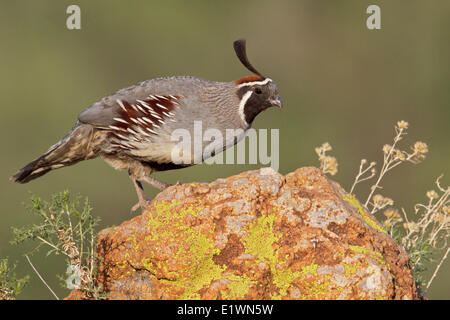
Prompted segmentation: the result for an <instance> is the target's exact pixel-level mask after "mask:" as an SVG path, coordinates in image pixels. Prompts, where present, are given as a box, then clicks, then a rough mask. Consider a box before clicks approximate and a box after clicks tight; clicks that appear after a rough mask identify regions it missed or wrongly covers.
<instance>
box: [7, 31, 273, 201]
mask: <svg viewBox="0 0 450 320" xmlns="http://www.w3.org/2000/svg"><path fill="white" fill-rule="evenodd" d="M234 50H235V52H236V55H237V57H238V58H239V60H240V61H241V62H242V64H243V65H244V66H245V67H246V68H247V69H248V70H250V71H251V72H253V73H254V74H255V75H252V76H247V77H244V78H241V79H238V80H235V81H232V82H215V81H208V80H203V79H199V78H195V77H188V76H177V77H166V78H158V79H152V80H146V81H143V82H141V83H138V84H136V85H134V86H131V87H129V88H125V89H121V90H119V91H117V92H116V93H114V94H112V95H110V96H107V97H105V98H103V99H101V100H100V101H98V102H96V103H94V104H93V105H91V106H90V107H89V108H87V109H85V110H84V111H83V112H81V113H80V114H79V116H78V121H77V123H76V124H75V126H74V127H73V128H72V130H70V131H69V133H68V134H67V135H66V136H65V137H64V138H62V139H61V140H60V141H59V142H58V143H56V144H55V145H53V146H52V147H50V149H49V150H48V151H47V152H46V153H45V154H44V155H42V156H40V157H39V158H37V159H36V160H34V161H32V162H30V163H29V164H27V165H26V166H25V167H23V168H22V169H20V170H19V171H18V172H17V173H16V174H15V175H14V176H13V177H12V178H11V179H12V180H13V181H15V182H19V183H26V182H28V181H30V180H33V179H35V178H37V177H40V176H42V175H44V174H46V173H47V172H49V171H50V170H53V169H57V168H61V167H65V166H70V165H73V164H75V163H77V162H79V161H82V160H88V159H93V158H96V157H101V158H103V159H104V160H105V161H106V162H108V163H109V164H110V165H111V166H112V167H113V168H115V169H119V170H128V173H129V176H130V178H131V180H132V181H133V184H134V186H135V188H136V192H137V195H138V198H139V202H138V204H136V205H135V206H134V207H133V210H135V209H136V208H138V207H139V206H140V207H141V208H144V207H145V206H146V205H147V202H148V200H147V197H146V195H145V193H144V191H143V188H142V185H141V182H146V183H148V184H150V185H152V186H154V187H156V188H158V189H164V188H166V187H167V186H169V185H168V184H166V183H164V182H161V181H158V180H156V179H154V178H152V177H150V176H149V175H150V174H151V173H152V172H156V171H164V170H170V169H178V168H183V167H187V166H190V165H193V164H195V163H198V162H201V161H203V160H205V156H204V154H202V155H201V156H200V158H198V157H197V158H196V157H195V153H194V154H193V155H192V156H190V159H191V161H186V159H185V158H186V157H184V158H183V159H184V161H181V162H180V161H174V160H173V154H174V151H177V152H178V151H179V150H174V148H179V146H178V145H179V144H178V141H176V140H174V139H173V136H172V134H173V133H174V132H175V131H176V130H177V129H180V130H185V131H187V132H189V133H191V136H194V132H193V131H194V127H195V123H196V122H197V123H201V127H202V130H203V131H205V130H207V129H216V130H218V131H220V132H221V133H222V134H223V137H225V136H226V131H227V130H229V129H232V130H240V131H241V132H244V133H245V131H246V130H248V129H249V128H250V126H251V124H252V122H253V120H254V118H255V117H256V116H257V115H258V114H259V113H260V112H261V111H263V110H265V109H267V108H269V107H272V106H277V107H281V99H280V97H279V94H278V89H277V86H276V84H275V83H274V82H273V81H272V80H271V79H270V78H267V77H265V76H263V75H262V74H261V73H259V72H258V71H257V70H256V69H255V68H254V67H253V66H252V65H251V64H250V62H249V61H248V58H247V54H246V49H245V40H244V39H240V40H237V41H235V42H234ZM203 131H202V132H203ZM243 137H244V134H241V135H238V136H236V137H235V138H233V139H232V140H231V141H230V139H224V141H223V142H222V145H221V146H219V147H220V148H219V149H220V150H219V151H218V152H221V151H223V150H225V149H227V148H229V147H232V146H233V145H234V144H236V143H237V142H238V141H239V140H240V139H242V138H243ZM207 143H208V141H202V146H203V147H204V146H205V145H206V144H207ZM216 147H217V146H216ZM215 150H218V149H217V148H216V149H215ZM182 151H183V150H182ZM184 151H186V150H184ZM188 151H190V150H188ZM177 152H175V153H177ZM186 154H188V155H189V152H186ZM211 155H214V152H211ZM207 157H208V156H207ZM207 157H206V158H207Z"/></svg>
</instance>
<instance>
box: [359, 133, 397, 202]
mask: <svg viewBox="0 0 450 320" xmlns="http://www.w3.org/2000/svg"><path fill="white" fill-rule="evenodd" d="M403 130H404V129H403V128H398V132H397V135H396V136H395V138H394V143H393V144H392V147H391V149H390V150H389V152H388V154H387V155H386V154H385V155H384V161H383V166H382V167H381V170H380V174H379V175H378V179H377V181H376V182H375V184H374V185H373V186H372V187H371V188H370V189H371V190H370V194H369V196H368V197H367V200H366V202H365V203H364V205H365V206H366V207H367V205H368V204H369V201H370V199H372V196H373V194H374V192H375V190H376V189H379V188H380V182H381V179H383V177H384V175H385V174H386V173H387V172H388V171H389V170H391V169H392V168H394V167H395V166H397V165H398V164H399V163H400V162H398V163H397V164H395V165H393V166H391V167H389V165H390V164H391V163H392V162H393V160H392V154H393V152H394V150H395V146H396V145H397V143H398V142H399V141H400V140H401V139H402V135H403Z"/></svg>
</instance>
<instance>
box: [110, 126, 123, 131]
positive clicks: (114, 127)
mask: <svg viewBox="0 0 450 320" xmlns="http://www.w3.org/2000/svg"><path fill="white" fill-rule="evenodd" d="M109 127H110V128H111V129H113V130H119V131H121V130H122V129H121V128H119V127H116V126H109Z"/></svg>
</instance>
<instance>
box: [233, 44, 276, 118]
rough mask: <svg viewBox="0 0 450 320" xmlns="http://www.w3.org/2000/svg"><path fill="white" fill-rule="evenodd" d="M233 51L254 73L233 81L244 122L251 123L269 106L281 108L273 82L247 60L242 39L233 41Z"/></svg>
mask: <svg viewBox="0 0 450 320" xmlns="http://www.w3.org/2000/svg"><path fill="white" fill-rule="evenodd" d="M234 51H235V52H236V55H237V57H238V58H239V60H240V61H241V62H242V64H243V65H244V66H245V67H246V68H247V69H248V70H250V71H251V72H253V73H254V74H255V75H251V76H247V77H244V78H241V79H238V80H235V81H234V84H235V85H236V86H237V93H236V94H237V96H238V98H239V101H240V103H239V113H240V115H241V118H242V119H243V120H244V121H245V122H247V123H248V124H251V123H252V121H253V120H254V118H255V117H256V116H257V115H258V114H259V113H260V112H261V111H264V110H266V109H267V108H270V107H279V108H281V107H282V101H281V98H280V95H279V93H278V88H277V85H276V84H275V82H273V80H272V79H270V78H268V77H265V76H263V75H262V74H261V73H260V72H259V71H258V70H256V69H255V68H254V67H253V66H252V64H251V63H250V62H249V60H248V58H247V52H246V46H245V40H244V39H239V40H236V41H235V42H234Z"/></svg>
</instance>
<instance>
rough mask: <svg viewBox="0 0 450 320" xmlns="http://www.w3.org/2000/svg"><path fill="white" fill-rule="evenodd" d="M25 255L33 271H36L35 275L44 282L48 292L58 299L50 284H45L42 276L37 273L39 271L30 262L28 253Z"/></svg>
mask: <svg viewBox="0 0 450 320" xmlns="http://www.w3.org/2000/svg"><path fill="white" fill-rule="evenodd" d="M25 257H26V258H27V260H28V263H29V264H30V266H31V268H33V270H34V272H36V274H37V276H38V277H39V279H41V281H42V282H43V283H44V284H45V286H46V287H47V288H48V290H50V292H51V293H52V294H53V296H54V297H55V298H56V300H59V298H58V296H57V295H56V293H55V292H53V290H52V288H50V286H49V285H48V284H47V282H45V280H44V278H42V276H41V275H40V274H39V272H38V271H37V270H36V268H35V267H34V265H33V264H32V263H31V260H30V258H29V257H28V255H25Z"/></svg>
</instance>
